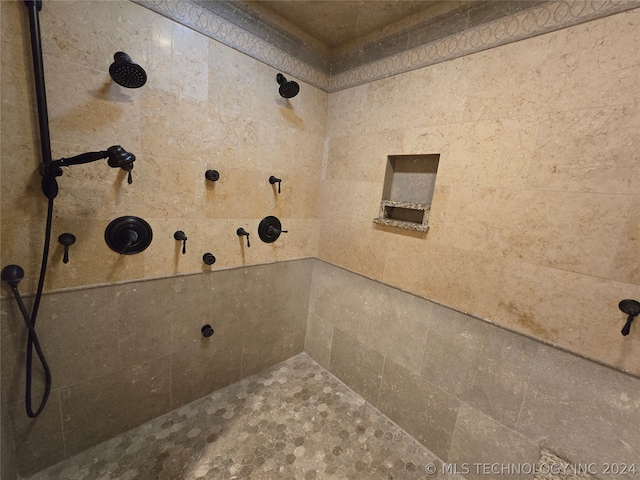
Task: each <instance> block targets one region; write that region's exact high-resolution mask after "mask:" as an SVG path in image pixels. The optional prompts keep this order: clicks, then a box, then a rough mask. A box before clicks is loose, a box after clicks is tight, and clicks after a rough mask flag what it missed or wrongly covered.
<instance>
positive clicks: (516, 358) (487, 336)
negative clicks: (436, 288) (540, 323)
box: [422, 305, 538, 429]
mask: <svg viewBox="0 0 640 480" xmlns="http://www.w3.org/2000/svg"><path fill="white" fill-rule="evenodd" d="M433 307H434V311H433V313H432V314H431V315H432V321H431V326H430V328H429V334H428V336H427V343H426V345H425V347H424V360H423V364H422V376H423V377H424V378H426V379H427V380H429V381H430V382H432V383H434V384H435V385H438V386H440V387H441V388H443V389H445V390H446V391H448V392H449V393H451V394H452V395H455V396H456V397H458V398H460V399H461V400H463V401H464V402H466V403H468V404H469V405H472V406H474V407H475V408H477V409H479V410H480V411H482V412H484V413H485V414H486V415H488V416H490V417H492V418H493V419H495V420H497V421H498V422H500V423H501V424H502V425H505V426H507V427H509V428H512V429H513V428H515V426H516V422H517V420H518V415H519V413H520V409H521V407H522V401H523V399H524V395H525V391H526V388H527V382H528V379H529V375H530V372H531V368H532V366H533V361H534V358H535V355H536V352H537V348H538V344H537V342H535V341H533V340H529V339H527V338H525V337H523V336H521V335H518V334H515V333H512V332H509V331H507V330H503V329H501V328H499V327H496V326H493V325H490V324H488V323H486V322H483V321H481V320H474V319H471V318H469V317H468V316H466V315H463V314H460V313H458V312H454V311H452V310H449V309H445V308H442V307H438V306H436V305H434V306H433Z"/></svg>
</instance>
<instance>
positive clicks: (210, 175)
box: [204, 170, 220, 182]
mask: <svg viewBox="0 0 640 480" xmlns="http://www.w3.org/2000/svg"><path fill="white" fill-rule="evenodd" d="M204 176H205V178H206V179H207V180H209V181H211V182H217V181H218V179H219V178H220V174H219V173H218V171H217V170H207V171H206V172H205V173H204Z"/></svg>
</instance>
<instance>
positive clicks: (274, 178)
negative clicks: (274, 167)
mask: <svg viewBox="0 0 640 480" xmlns="http://www.w3.org/2000/svg"><path fill="white" fill-rule="evenodd" d="M281 182H282V179H281V178H276V177H274V176H273V175H271V176H270V177H269V183H270V184H271V185H273V184H274V183H277V184H278V193H280V183H281Z"/></svg>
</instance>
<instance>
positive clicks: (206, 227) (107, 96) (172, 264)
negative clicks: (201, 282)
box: [0, 0, 327, 295]
mask: <svg viewBox="0 0 640 480" xmlns="http://www.w3.org/2000/svg"><path fill="white" fill-rule="evenodd" d="M3 4H4V5H3V17H2V37H1V39H2V66H3V67H4V68H2V79H1V80H2V130H1V132H0V136H1V137H2V144H1V145H2V150H1V151H0V155H1V158H2V163H1V164H2V179H3V181H2V185H1V187H2V207H1V208H2V211H1V218H2V250H1V252H0V253H1V256H2V265H6V264H10V263H16V264H19V265H21V266H23V268H25V272H26V276H25V279H24V281H23V282H22V284H21V289H22V291H24V292H25V293H27V292H32V291H33V290H34V289H35V284H36V282H37V278H36V277H37V272H38V265H39V261H40V255H41V253H40V252H41V249H42V241H43V233H44V220H43V219H44V217H45V214H46V199H45V198H44V196H43V195H42V193H41V192H40V178H39V174H38V171H37V167H38V164H39V161H40V157H41V155H40V153H39V149H40V146H39V142H38V141H37V138H38V128H37V113H36V111H35V110H36V106H35V93H34V83H33V74H32V66H31V62H32V60H31V51H30V42H29V33H28V19H27V9H26V8H25V7H24V5H23V2H21V1H17V0H16V1H8V2H3ZM40 22H41V30H42V37H43V38H42V42H43V50H44V66H45V79H46V85H47V96H48V98H47V100H48V106H49V119H50V130H51V139H52V148H53V156H54V159H55V158H60V157H69V156H72V155H75V154H79V153H83V152H86V151H95V150H104V149H106V148H107V147H109V146H110V145H120V144H121V145H122V146H123V147H124V148H125V149H127V150H129V151H131V152H132V153H134V154H135V155H136V157H137V160H136V162H135V165H134V170H133V184H132V185H128V184H127V183H126V174H125V172H124V171H122V170H119V169H118V170H114V169H111V168H109V167H108V166H107V163H106V161H102V162H98V163H92V164H88V165H79V166H75V167H70V168H66V169H65V172H64V175H63V176H62V177H61V178H59V179H58V180H59V185H60V194H59V196H58V198H57V199H56V204H55V220H54V227H53V246H52V249H51V261H50V268H49V271H48V274H47V283H46V290H52V289H60V288H66V287H75V286H86V285H95V284H110V283H113V282H117V281H126V280H132V279H143V278H155V277H166V276H171V275H174V274H176V273H195V272H201V271H209V270H211V269H212V268H213V269H216V268H219V267H235V266H241V265H252V264H256V263H264V262H272V261H277V260H288V259H292V258H303V257H311V256H315V255H316V252H317V221H316V197H317V187H318V179H319V174H320V166H321V159H322V144H323V141H324V131H325V119H326V105H327V94H326V93H324V92H321V91H319V90H317V89H315V88H313V87H310V86H308V85H305V84H302V86H301V94H300V95H298V96H297V97H295V98H293V99H290V100H285V99H283V98H281V97H280V96H279V95H278V89H277V87H278V84H277V82H276V78H275V77H276V73H277V71H276V70H275V69H273V68H272V67H269V66H267V65H265V64H263V63H260V62H258V61H256V60H254V59H252V58H250V57H248V56H246V55H244V54H241V53H238V52H236V51H234V50H232V49H230V48H228V47H226V46H224V45H221V44H219V43H217V42H215V41H213V40H211V39H209V38H208V37H205V36H203V35H201V34H199V33H196V32H194V31H192V30H190V29H188V28H185V27H183V26H181V25H179V24H177V23H175V22H173V21H171V20H168V19H166V18H164V17H162V16H160V15H158V14H156V13H154V12H151V11H150V10H147V9H145V8H143V7H141V6H139V5H136V4H134V3H132V2H129V1H124V0H123V1H115V2H114V1H96V2H76V1H67V2H65V1H61V2H58V1H56V2H46V3H45V5H44V7H43V9H42V11H41V13H40ZM117 51H125V52H127V53H128V54H129V55H130V56H131V57H132V59H133V60H134V61H135V62H137V63H139V64H140V65H141V66H143V67H144V68H145V69H146V71H147V74H148V82H147V84H146V85H145V86H144V87H143V88H141V89H126V88H123V87H120V86H118V85H117V84H115V83H114V82H113V81H112V80H111V78H110V77H109V75H108V68H109V65H110V64H111V62H112V61H113V55H114V53H115V52H117ZM208 169H216V170H218V171H219V172H220V180H219V181H218V182H216V183H215V184H212V183H211V182H207V181H206V180H205V177H204V173H205V171H206V170H208ZM270 175H275V176H277V177H279V178H282V179H283V182H282V194H280V195H278V194H277V193H276V192H275V191H274V188H273V187H272V185H270V184H269V183H268V178H269V176H270ZM122 215H136V216H140V217H142V218H144V219H145V220H147V221H148V222H149V224H150V225H151V227H152V228H153V231H154V240H153V242H152V244H151V246H150V247H149V248H148V249H147V250H146V251H144V252H142V253H141V254H139V255H135V256H127V257H121V256H120V255H118V254H117V253H115V252H113V251H111V250H110V249H109V248H108V247H107V245H106V244H105V242H104V229H105V227H106V226H107V224H108V223H109V222H110V221H111V220H113V219H114V218H117V217H119V216H122ZM267 215H276V216H278V217H279V218H280V219H281V220H282V222H283V225H284V227H285V228H286V229H288V230H289V232H290V233H289V234H288V235H283V236H282V237H281V239H280V240H278V242H276V243H274V244H265V243H262V242H260V241H259V240H258V237H257V226H258V223H259V221H260V219H262V218H263V217H265V216H267ZM238 227H244V228H245V229H247V230H248V231H250V232H251V233H252V239H253V240H254V241H253V242H252V246H251V248H250V249H247V248H243V247H242V243H241V242H239V241H238V237H237V236H236V234H235V231H236V229H237V228H238ZM176 230H183V231H184V232H185V233H186V234H187V237H188V238H189V240H188V242H187V255H185V256H182V255H180V254H179V251H178V248H176V244H177V242H176V241H175V240H174V239H173V233H174V232H175V231H176ZM65 231H69V232H71V233H73V234H75V235H76V237H77V242H76V244H74V245H73V246H72V247H71V262H70V263H69V264H68V265H64V264H63V263H62V254H61V252H62V247H61V246H60V245H58V243H57V241H56V239H57V236H58V235H59V234H60V233H62V232H65ZM205 252H212V253H213V254H214V255H215V256H216V258H217V263H216V264H215V265H214V266H213V267H207V266H205V265H204V263H203V262H202V255H203V254H204V253H205ZM2 294H3V295H6V294H7V291H6V290H5V289H4V288H3V291H2Z"/></svg>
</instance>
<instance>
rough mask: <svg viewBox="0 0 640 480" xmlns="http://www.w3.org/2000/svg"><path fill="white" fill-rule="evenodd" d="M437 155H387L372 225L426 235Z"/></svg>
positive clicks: (436, 169)
mask: <svg viewBox="0 0 640 480" xmlns="http://www.w3.org/2000/svg"><path fill="white" fill-rule="evenodd" d="M439 160H440V154H437V153H436V154H424V155H389V156H388V157H387V170H386V172H385V177H384V187H383V190H382V201H381V202H380V216H379V217H378V218H376V219H374V220H373V221H374V223H377V224H380V225H388V226H392V227H398V228H404V229H407V230H414V231H417V232H426V231H427V230H429V226H428V222H429V213H430V211H431V200H432V199H433V191H434V188H435V184H436V173H437V171H438V162H439Z"/></svg>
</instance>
